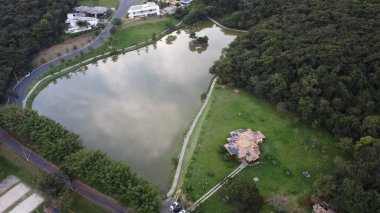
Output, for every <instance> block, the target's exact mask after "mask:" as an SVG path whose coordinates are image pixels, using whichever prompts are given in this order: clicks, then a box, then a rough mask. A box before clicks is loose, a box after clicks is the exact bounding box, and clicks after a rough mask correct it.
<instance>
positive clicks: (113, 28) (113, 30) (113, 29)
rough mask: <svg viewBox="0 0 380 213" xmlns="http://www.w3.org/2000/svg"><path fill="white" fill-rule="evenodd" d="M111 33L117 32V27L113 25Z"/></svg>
mask: <svg viewBox="0 0 380 213" xmlns="http://www.w3.org/2000/svg"><path fill="white" fill-rule="evenodd" d="M110 33H111V35H114V34H115V33H116V27H115V26H113V27H112V28H111V29H110Z"/></svg>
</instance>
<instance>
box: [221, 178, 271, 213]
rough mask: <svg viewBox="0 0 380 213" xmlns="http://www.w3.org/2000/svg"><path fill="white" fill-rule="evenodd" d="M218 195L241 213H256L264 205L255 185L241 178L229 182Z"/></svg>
mask: <svg viewBox="0 0 380 213" xmlns="http://www.w3.org/2000/svg"><path fill="white" fill-rule="evenodd" d="M220 195H221V197H222V199H223V200H226V202H227V203H229V204H231V205H232V206H234V207H235V208H236V209H237V210H238V212H241V213H245V212H247V213H248V212H249V213H256V212H257V213H258V212H260V210H261V208H262V207H263V205H264V198H263V196H262V195H261V194H260V191H259V190H258V189H257V187H256V184H255V183H254V182H250V181H246V180H243V179H242V178H233V179H231V180H229V182H228V183H227V185H226V186H225V187H224V188H223V189H222V191H221V193H220Z"/></svg>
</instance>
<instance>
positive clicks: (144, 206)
mask: <svg viewBox="0 0 380 213" xmlns="http://www.w3.org/2000/svg"><path fill="white" fill-rule="evenodd" d="M62 169H63V170H64V171H65V172H66V173H67V174H69V175H70V176H72V177H76V178H78V179H80V180H83V181H85V182H86V183H88V184H89V185H91V186H94V187H95V188H97V189H98V190H100V191H102V192H104V193H106V194H108V195H110V196H112V197H114V198H116V199H117V200H119V201H120V202H122V203H123V204H125V205H128V206H129V207H131V208H132V209H134V210H135V211H136V212H157V211H158V208H159V205H160V203H159V201H160V200H159V197H158V194H159V191H158V188H157V187H155V186H153V185H152V184H150V183H148V182H147V181H145V180H143V179H142V178H140V177H139V176H137V175H136V174H135V173H133V172H131V171H130V169H129V167H128V166H127V165H126V164H124V163H122V162H119V161H112V160H109V159H108V157H107V155H106V154H104V153H103V152H100V151H98V150H90V149H83V150H80V151H78V152H76V153H75V154H72V155H70V156H69V157H67V158H66V162H65V163H64V164H63V165H62Z"/></svg>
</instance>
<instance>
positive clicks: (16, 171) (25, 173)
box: [0, 141, 106, 213]
mask: <svg viewBox="0 0 380 213" xmlns="http://www.w3.org/2000/svg"><path fill="white" fill-rule="evenodd" d="M43 174H44V173H43V172H42V171H41V170H39V169H38V168H36V167H35V166H34V165H32V164H31V163H29V162H28V161H26V160H25V159H24V158H22V157H20V156H18V155H17V154H16V153H14V152H13V151H12V150H10V149H9V148H8V147H7V146H5V145H4V144H3V143H2V142H1V141H0V182H1V181H2V180H3V179H4V178H6V177H7V176H9V175H14V176H17V177H18V178H20V179H21V181H22V182H24V183H26V184H27V185H28V186H30V187H32V188H37V185H36V181H37V179H38V177H40V176H42V175H43ZM70 197H72V198H71V199H70V202H68V203H67V205H66V208H67V209H64V210H63V212H69V211H68V209H70V210H71V211H73V212H94V213H103V212H106V211H105V210H103V209H102V208H101V207H99V206H97V205H96V204H94V203H92V202H90V201H88V200H86V199H85V198H83V197H81V196H79V195H76V194H74V193H72V196H70ZM38 210H39V212H42V211H43V208H42V207H39V208H38Z"/></svg>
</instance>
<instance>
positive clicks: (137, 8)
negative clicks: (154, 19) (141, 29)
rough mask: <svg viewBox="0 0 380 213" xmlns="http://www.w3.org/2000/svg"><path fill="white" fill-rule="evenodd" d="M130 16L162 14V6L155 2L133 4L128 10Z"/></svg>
mask: <svg viewBox="0 0 380 213" xmlns="http://www.w3.org/2000/svg"><path fill="white" fill-rule="evenodd" d="M128 14H129V15H128V16H129V18H134V17H142V16H153V15H157V16H158V15H160V7H159V6H158V5H157V4H156V3H154V2H147V3H146V4H141V5H134V6H131V7H130V8H129V10H128Z"/></svg>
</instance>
